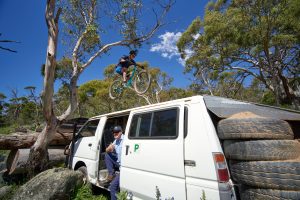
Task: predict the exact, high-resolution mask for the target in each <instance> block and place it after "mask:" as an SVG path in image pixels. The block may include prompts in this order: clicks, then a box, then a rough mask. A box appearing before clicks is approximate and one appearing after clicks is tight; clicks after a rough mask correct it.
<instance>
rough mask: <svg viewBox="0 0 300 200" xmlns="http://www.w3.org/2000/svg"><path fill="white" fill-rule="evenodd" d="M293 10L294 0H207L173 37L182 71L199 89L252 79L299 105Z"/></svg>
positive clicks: (296, 9)
mask: <svg viewBox="0 0 300 200" xmlns="http://www.w3.org/2000/svg"><path fill="white" fill-rule="evenodd" d="M297 6H298V7H297ZM299 10H300V9H299V1H297V0H287V1H265V0H255V1H252V3H249V1H245V0H234V1H223V0H219V1H214V2H213V1H211V2H209V4H208V5H207V7H206V11H205V16H204V19H203V21H202V22H201V21H200V19H199V18H196V19H195V20H194V21H193V22H192V24H191V25H190V26H189V27H188V28H187V30H186V31H185V32H184V33H183V34H182V36H181V38H180V39H179V41H178V44H177V46H178V49H179V51H180V53H181V56H182V57H183V58H186V59H187V61H186V66H185V71H186V72H188V73H192V74H193V76H194V77H195V79H196V84H199V85H201V87H199V88H201V92H202V93H206V92H207V91H209V92H210V93H211V94H217V95H219V94H220V89H222V90H223V91H224V90H231V89H232V88H231V87H230V86H232V84H234V85H235V86H238V88H240V89H239V91H238V92H241V91H242V90H243V89H244V87H245V86H244V83H245V80H247V82H248V83H249V82H251V81H253V80H254V79H256V80H258V81H260V83H261V84H263V85H264V88H265V89H267V90H269V91H270V92H271V93H273V96H274V97H275V99H276V101H275V102H276V103H278V102H279V103H281V104H289V105H294V107H295V108H297V107H298V108H299V105H300V96H299V94H298V93H297V88H298V87H299V85H300V82H299V76H300V73H299V61H300V59H299V56H298V55H299V52H300V49H299V42H300V37H299V30H300V29H299V28H300V25H299V20H300V15H299V13H300V11H299ZM195 36H197V37H195ZM224 73H225V74H226V73H229V74H226V76H225V77H224ZM229 75H230V76H231V77H230V76H229ZM228 81H229V82H228ZM234 82H235V83H234ZM234 90H235V89H234ZM222 93H223V92H222ZM235 93H236V94H237V92H235ZM221 95H224V94H221ZM228 95H229V96H232V95H233V94H225V95H224V96H228Z"/></svg>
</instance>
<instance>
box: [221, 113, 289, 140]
mask: <svg viewBox="0 0 300 200" xmlns="http://www.w3.org/2000/svg"><path fill="white" fill-rule="evenodd" d="M217 129H218V135H219V137H220V139H294V134H293V131H292V129H291V127H290V125H289V124H288V123H287V122H286V121H283V120H280V119H273V118H262V117H250V118H227V119H223V120H221V121H220V122H219V124H218V127H217Z"/></svg>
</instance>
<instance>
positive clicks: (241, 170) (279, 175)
mask: <svg viewBox="0 0 300 200" xmlns="http://www.w3.org/2000/svg"><path fill="white" fill-rule="evenodd" d="M229 165H230V170H231V175H232V178H233V180H234V181H236V182H238V183H241V184H244V185H249V186H253V187H259V188H266V189H278V190H300V159H296V160H287V161H249V162H237V161H229Z"/></svg>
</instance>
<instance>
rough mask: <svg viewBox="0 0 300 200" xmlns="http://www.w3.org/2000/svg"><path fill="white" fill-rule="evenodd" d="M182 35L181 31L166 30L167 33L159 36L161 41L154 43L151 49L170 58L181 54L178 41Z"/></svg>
mask: <svg viewBox="0 0 300 200" xmlns="http://www.w3.org/2000/svg"><path fill="white" fill-rule="evenodd" d="M181 35H182V33H181V32H177V33H174V32H166V33H165V34H163V35H160V36H159V37H158V38H159V39H160V40H161V41H160V42H159V43H156V44H153V45H152V46H151V48H150V51H152V52H158V53H161V56H162V57H164V58H169V59H171V58H173V57H174V56H175V57H177V56H179V52H178V50H177V46H176V43H177V41H178V39H179V38H180V36H181Z"/></svg>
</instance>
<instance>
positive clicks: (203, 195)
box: [200, 190, 206, 200]
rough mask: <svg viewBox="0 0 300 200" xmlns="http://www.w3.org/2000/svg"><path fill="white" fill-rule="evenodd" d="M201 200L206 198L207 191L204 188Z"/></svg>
mask: <svg viewBox="0 0 300 200" xmlns="http://www.w3.org/2000/svg"><path fill="white" fill-rule="evenodd" d="M200 199H201V200H206V195H205V192H204V190H202V196H201V198H200Z"/></svg>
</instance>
